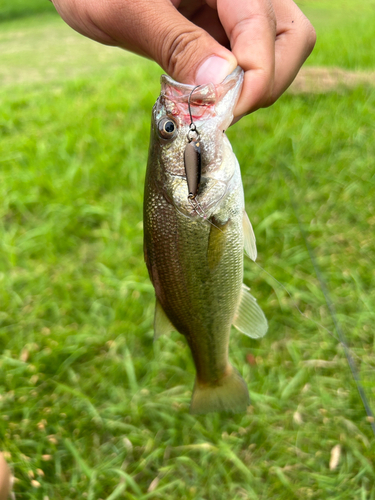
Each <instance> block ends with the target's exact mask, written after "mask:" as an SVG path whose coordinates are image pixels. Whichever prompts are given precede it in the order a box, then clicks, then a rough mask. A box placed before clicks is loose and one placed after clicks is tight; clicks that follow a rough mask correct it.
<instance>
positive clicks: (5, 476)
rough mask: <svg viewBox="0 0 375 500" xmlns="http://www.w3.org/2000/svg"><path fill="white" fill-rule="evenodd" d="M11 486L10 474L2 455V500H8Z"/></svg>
mask: <svg viewBox="0 0 375 500" xmlns="http://www.w3.org/2000/svg"><path fill="white" fill-rule="evenodd" d="M9 486H10V473H9V468H8V466H7V463H6V461H5V459H4V457H3V455H2V453H0V500H6V499H7V498H8V493H9Z"/></svg>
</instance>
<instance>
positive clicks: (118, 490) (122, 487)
mask: <svg viewBox="0 0 375 500" xmlns="http://www.w3.org/2000/svg"><path fill="white" fill-rule="evenodd" d="M125 490H126V484H125V483H122V484H119V485H118V486H117V487H116V488H115V489H114V491H113V492H112V493H111V494H110V495H109V497H107V498H106V500H115V499H116V498H118V497H119V496H120V495H121V494H122V493H123V492H124V491H125Z"/></svg>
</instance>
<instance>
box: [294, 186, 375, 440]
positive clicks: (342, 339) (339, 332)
mask: <svg viewBox="0 0 375 500" xmlns="http://www.w3.org/2000/svg"><path fill="white" fill-rule="evenodd" d="M289 198H290V203H291V205H292V208H293V212H294V215H295V217H296V219H297V222H298V227H299V229H300V232H301V235H302V238H303V241H304V243H305V246H306V248H307V251H308V253H309V257H310V260H311V263H312V265H313V267H314V270H315V274H316V276H317V278H318V280H319V283H320V286H321V289H322V292H323V295H324V298H325V301H326V305H327V308H328V310H329V313H330V316H331V318H332V322H333V324H334V326H335V330H336V332H337V335H338V337H339V339H340V343H341V344H342V346H343V347H344V350H345V356H346V359H347V361H348V364H349V368H350V371H351V373H352V376H353V379H354V382H355V384H356V386H357V389H358V392H359V395H360V397H361V400H362V403H363V406H364V408H365V411H366V414H367V416H368V417H369V422H370V425H371V429H372V432H373V433H374V436H375V417H374V413H373V412H372V409H371V407H370V403H369V400H368V398H367V395H366V392H365V390H364V388H363V386H362V383H361V377H360V375H359V372H358V370H357V367H356V364H355V362H354V359H353V357H352V355H351V352H350V348H349V346H348V342H347V339H346V337H345V334H344V331H343V330H342V328H341V324H340V323H339V321H338V318H337V314H336V308H335V306H334V304H333V302H332V300H331V296H330V293H329V291H328V287H327V285H326V282H325V280H324V278H323V274H322V271H321V269H320V266H319V265H318V262H317V260H316V258H315V254H314V251H313V248H312V246H311V245H310V243H309V241H308V238H307V234H306V231H305V229H304V227H303V224H302V223H301V220H300V218H299V215H298V214H299V207H298V205H297V202H296V201H295V198H294V196H293V194H292V191H291V189H290V188H289Z"/></svg>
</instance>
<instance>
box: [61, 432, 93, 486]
mask: <svg viewBox="0 0 375 500" xmlns="http://www.w3.org/2000/svg"><path fill="white" fill-rule="evenodd" d="M64 443H65V446H66V447H67V448H68V450H69V451H70V453H71V454H72V455H73V457H74V458H75V460H76V462H77V464H78V466H79V467H80V469H81V471H82V472H83V473H84V474H85V475H86V476H87V477H88V478H89V479H91V477H92V474H93V471H92V469H91V468H90V467H89V466H88V465H87V463H86V462H85V460H84V459H83V458H82V457H81V455H80V453H79V451H78V450H77V448H76V447H75V446H74V444H73V443H72V442H71V441H70V439H68V438H66V439H64Z"/></svg>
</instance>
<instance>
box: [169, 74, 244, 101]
mask: <svg viewBox="0 0 375 500" xmlns="http://www.w3.org/2000/svg"><path fill="white" fill-rule="evenodd" d="M242 71H243V70H242V68H241V67H240V66H237V68H236V69H235V70H234V71H232V73H231V74H230V75H228V76H227V77H226V78H225V79H224V80H223V81H222V82H221V83H219V84H217V85H215V84H213V83H210V82H207V83H206V84H203V85H199V87H198V88H202V87H206V86H208V85H213V86H214V87H219V86H221V85H225V86H226V85H227V84H228V83H230V82H231V81H232V80H233V82H236V81H237V79H238V77H239V75H240V73H241V72H242ZM160 83H161V87H162V91H163V90H164V89H165V87H167V86H169V87H173V88H174V89H176V90H177V91H179V92H180V93H181V97H183V98H184V99H186V102H187V100H188V98H189V95H190V93H191V91H192V90H193V89H194V88H195V87H196V85H193V84H189V83H179V82H176V81H175V80H173V78H171V77H170V76H169V75H161V77H160Z"/></svg>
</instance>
